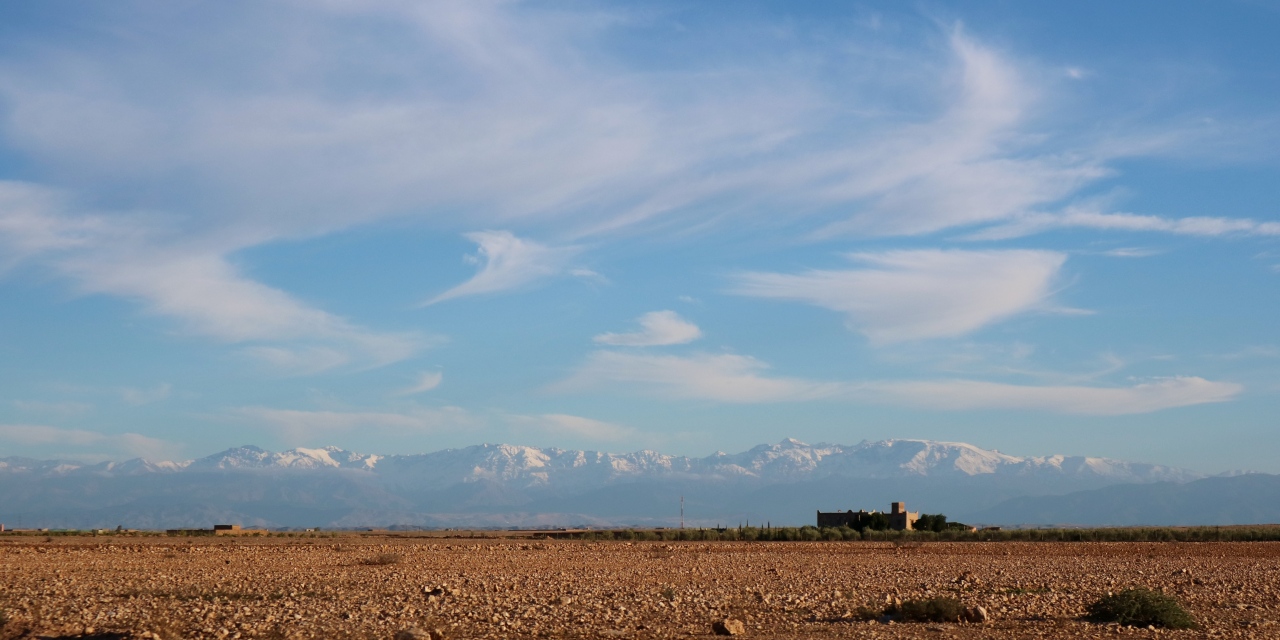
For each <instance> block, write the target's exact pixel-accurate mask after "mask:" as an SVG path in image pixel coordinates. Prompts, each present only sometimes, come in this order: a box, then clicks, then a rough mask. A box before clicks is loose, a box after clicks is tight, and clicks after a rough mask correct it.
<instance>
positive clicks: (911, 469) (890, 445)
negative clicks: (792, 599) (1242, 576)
mask: <svg viewBox="0 0 1280 640" xmlns="http://www.w3.org/2000/svg"><path fill="white" fill-rule="evenodd" d="M331 469H332V470H338V469H346V470H361V471H367V472H370V473H372V474H374V475H377V476H380V477H385V478H386V479H388V480H393V481H395V482H397V483H403V482H423V483H432V484H439V483H452V482H475V481H481V480H485V481H495V482H506V483H516V484H520V485H526V486H537V485H545V484H549V483H553V482H569V483H598V482H617V481H625V480H635V479H657V478H685V479H704V480H714V481H733V480H739V481H757V482H783V481H795V480H811V479H816V478H822V477H826V476H844V477H849V478H903V477H933V478H937V477H962V476H963V477H971V476H982V475H1002V476H1023V477H1026V476H1064V477H1085V478H1105V479H1112V480H1116V481H1120V482H1155V481H1162V480H1172V481H1178V482H1184V481H1187V480H1193V479H1196V478H1200V477H1202V476H1201V475H1200V474H1197V473H1195V472H1192V471H1188V470H1185V469H1178V468H1173V467H1165V466H1160V465H1154V464H1144V463H1133V462H1124V461H1120V460H1112V459H1109V458H1093V457H1082V456H1061V455H1055V456H1043V457H1017V456H1011V455H1008V454H1004V453H1000V452H997V451H990V450H986V449H982V448H979V447H976V446H973V445H971V444H965V443H963V442H938V441H933V440H881V441H877V442H870V441H863V442H860V443H858V444H856V445H852V446H849V445H839V444H816V445H810V444H806V443H804V442H800V441H799V440H795V439H791V438H788V439H786V440H783V441H782V442H779V443H777V444H762V445H759V446H757V447H754V448H752V449H750V450H748V451H744V452H742V453H736V454H727V453H723V452H718V453H715V454H712V455H710V456H707V457H705V458H691V457H687V456H672V455H665V454H662V453H658V452H656V451H637V452H634V453H602V452H596V451H577V450H568V449H555V448H551V449H540V448H537V447H527V446H519V445H508V444H496V445H495V444H483V445H476V446H472V447H466V448H462V449H446V450H443V451H436V452H433V453H426V454H418V455H390V456H381V455H366V454H360V453H355V452H351V451H345V450H343V449H340V448H338V447H325V448H322V449H304V448H298V449H290V450H288V451H282V452H278V453H277V452H272V451H266V450H263V449H260V448H258V447H254V446H243V447H236V448H233V449H227V450H226V451H222V452H220V453H216V454H213V455H211V456H207V457H204V458H199V459H196V460H188V461H183V462H148V461H146V460H142V459H140V458H138V459H134V460H129V461H125V462H104V463H99V464H94V465H81V464H77V463H74V462H65V461H37V460H28V459H23V458H6V459H3V460H0V471H10V472H19V471H22V472H32V473H41V474H73V473H92V474H96V475H119V474H136V473H148V472H150V473H159V472H180V471H189V472H194V471H215V470H217V471H234V470H241V471H248V470H258V471H265V470H279V471H283V470H308V471H317V470H331Z"/></svg>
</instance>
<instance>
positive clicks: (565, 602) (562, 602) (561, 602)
mask: <svg viewBox="0 0 1280 640" xmlns="http://www.w3.org/2000/svg"><path fill="white" fill-rule="evenodd" d="M556 604H558V605H560V606H565V605H570V604H573V598H570V597H569V596H560V597H559V598H556Z"/></svg>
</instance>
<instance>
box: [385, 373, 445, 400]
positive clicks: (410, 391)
mask: <svg viewBox="0 0 1280 640" xmlns="http://www.w3.org/2000/svg"><path fill="white" fill-rule="evenodd" d="M443 381H444V373H442V372H440V371H427V372H424V373H420V374H418V381H417V382H415V383H413V384H412V385H409V386H408V387H405V388H404V389H401V390H399V391H397V392H396V393H395V395H398V396H412V395H417V394H419V393H426V392H428V391H431V390H432V389H435V388H436V387H438V386H440V383H441V382H443Z"/></svg>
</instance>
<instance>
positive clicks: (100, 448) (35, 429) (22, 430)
mask: <svg viewBox="0 0 1280 640" xmlns="http://www.w3.org/2000/svg"><path fill="white" fill-rule="evenodd" d="M0 440H7V441H9V442H13V443H17V444H21V445H32V446H49V445H54V446H59V447H75V448H80V449H85V448H92V449H94V450H95V451H94V453H101V454H125V455H130V456H138V457H143V458H147V459H149V460H166V459H169V458H172V457H176V456H177V455H178V453H179V452H180V451H181V446H180V445H178V444H175V443H172V442H169V441H166V440H161V439H159V438H152V437H148V436H144V435H141V434H137V433H118V434H107V433H99V432H97V431H87V430H84V429H63V428H59V427H50V426H46V425H30V424H0Z"/></svg>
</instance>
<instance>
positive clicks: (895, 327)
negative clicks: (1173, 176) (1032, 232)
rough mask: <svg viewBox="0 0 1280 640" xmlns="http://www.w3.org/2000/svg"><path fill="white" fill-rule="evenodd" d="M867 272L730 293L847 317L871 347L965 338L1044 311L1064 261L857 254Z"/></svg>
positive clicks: (966, 254)
mask: <svg viewBox="0 0 1280 640" xmlns="http://www.w3.org/2000/svg"><path fill="white" fill-rule="evenodd" d="M850 257H851V258H852V259H854V260H856V261H858V262H862V263H865V264H866V265H867V266H866V267H864V268H858V269H846V270H825V271H824V270H813V271H808V272H803V273H799V274H781V273H744V274H740V275H738V276H736V277H735V278H734V280H735V282H734V284H733V286H732V287H731V288H730V291H731V292H732V293H736V294H738V295H744V296H752V297H757V298H770V299H775V300H793V301H797V302H804V303H808V304H812V305H816V306H819V307H823V308H826V309H831V310H834V311H839V312H841V313H844V314H845V315H846V317H847V318H848V323H849V326H850V328H851V329H853V330H855V331H858V332H861V333H863V334H864V335H866V336H867V338H868V339H870V340H871V342H872V343H873V344H878V345H884V344H889V343H894V342H902V341H907V340H919V339H925V338H941V337H953V336H960V335H964V334H966V333H970V332H973V331H976V330H978V329H980V328H982V327H984V326H987V325H989V324H992V323H995V322H999V321H1001V320H1005V319H1007V318H1010V317H1012V316H1015V315H1017V314H1020V313H1025V312H1028V311H1032V310H1036V309H1046V310H1047V309H1049V308H1050V307H1048V306H1047V305H1046V303H1047V301H1048V299H1049V297H1050V295H1051V294H1052V293H1053V289H1052V285H1053V283H1054V280H1055V278H1056V277H1057V276H1058V273H1059V271H1060V269H1061V268H1062V265H1063V263H1064V262H1065V261H1066V255H1065V254H1062V253H1058V252H1053V251H1025V250H1009V251H955V250H953V251H940V250H913V251H887V252H882V253H857V254H852V255H851V256H850Z"/></svg>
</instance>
